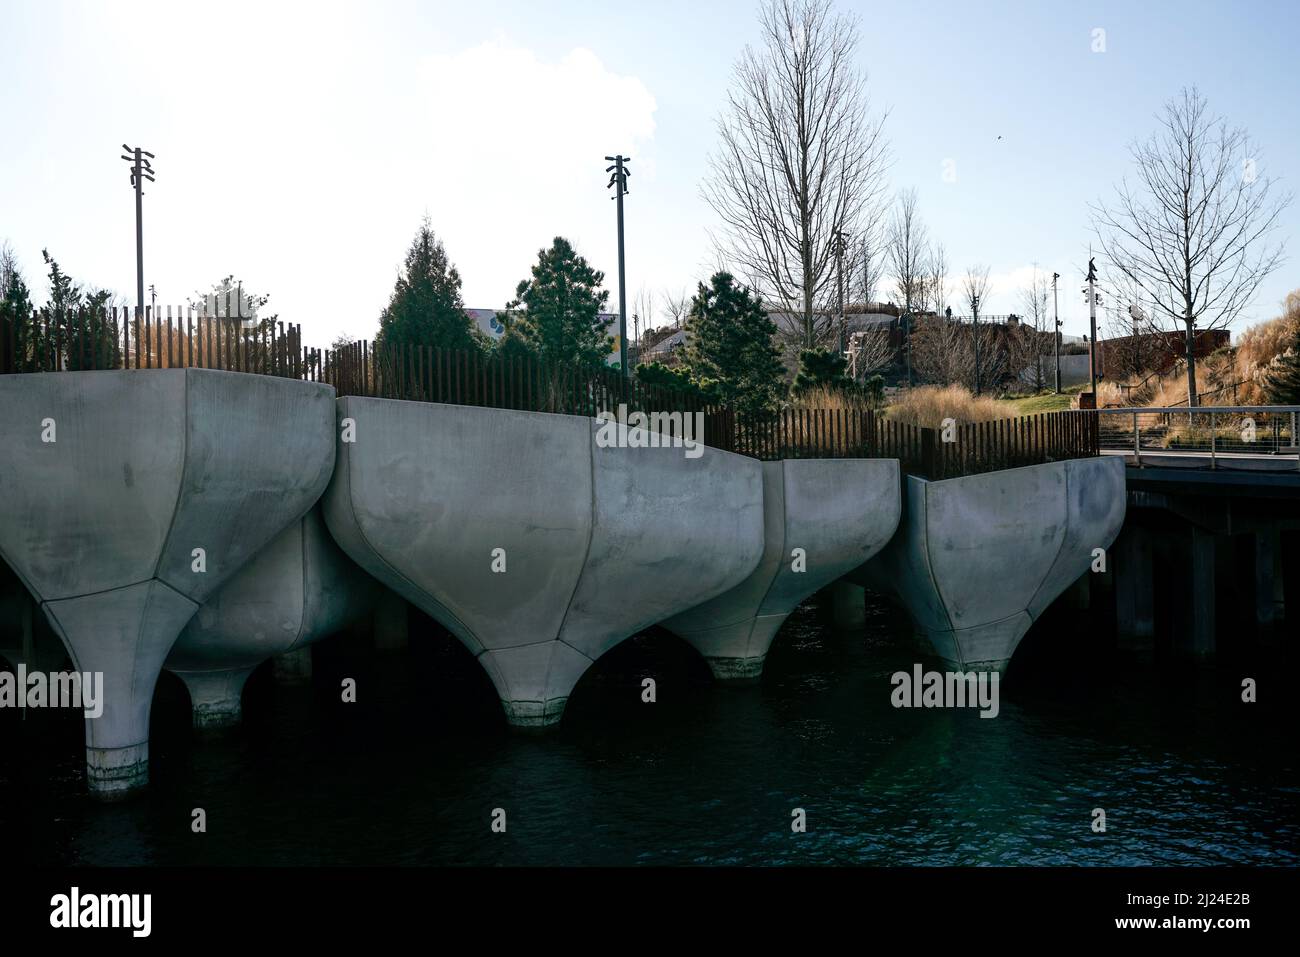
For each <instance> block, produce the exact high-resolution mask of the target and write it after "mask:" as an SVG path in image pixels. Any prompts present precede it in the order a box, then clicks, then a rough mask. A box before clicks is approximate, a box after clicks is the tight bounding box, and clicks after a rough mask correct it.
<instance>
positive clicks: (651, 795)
mask: <svg viewBox="0 0 1300 957" xmlns="http://www.w3.org/2000/svg"><path fill="white" fill-rule="evenodd" d="M1048 626H1051V628H1049V627H1048ZM1059 626H1060V622H1059V620H1058V621H1057V622H1056V623H1055V624H1053V622H1050V621H1045V622H1043V623H1040V625H1039V626H1037V627H1036V629H1035V632H1033V633H1031V635H1030V637H1029V638H1028V639H1027V640H1026V647H1025V648H1024V649H1022V652H1023V653H1022V654H1021V655H1020V656H1018V658H1017V662H1016V664H1015V666H1014V668H1013V671H1012V672H1011V674H1010V675H1009V676H1008V678H1007V681H1006V682H1005V683H1004V686H1003V688H1002V702H1001V714H1000V715H999V716H998V717H997V718H996V719H993V720H983V719H980V718H979V716H978V713H977V712H975V711H968V712H952V711H938V710H928V711H927V710H896V709H894V708H893V707H892V706H891V704H890V692H891V690H892V689H891V686H890V683H889V676H890V674H891V673H893V672H894V671H897V670H910V669H911V667H912V664H913V663H914V662H916V661H924V660H925V659H923V658H921V657H918V656H919V654H920V652H919V651H918V649H917V646H916V645H914V644H913V640H912V638H911V637H910V635H909V634H908V630H907V628H906V627H905V624H904V623H903V621H902V620H901V619H900V617H899V616H898V614H897V612H896V611H895V610H893V609H892V608H890V607H889V606H887V605H885V604H883V603H881V604H875V603H873V604H872V605H871V611H870V615H869V621H868V625H867V628H866V630H865V633H862V632H858V633H842V632H837V631H835V630H833V629H832V628H830V627H829V626H828V625H827V624H826V622H825V617H824V615H823V613H822V612H821V611H820V610H819V608H818V607H817V606H816V604H815V603H809V604H807V605H805V606H804V607H803V608H801V609H800V610H799V611H798V612H796V614H795V615H794V616H793V617H792V618H791V620H790V621H789V622H788V623H787V625H786V627H785V629H784V630H783V631H782V633H781V635H780V636H779V637H778V639H777V643H776V646H775V647H774V649H773V652H772V655H771V656H770V658H769V661H768V666H767V671H766V674H765V675H764V678H763V681H762V682H761V683H760V684H759V685H757V686H754V687H749V688H740V689H731V688H719V687H716V686H714V685H712V683H711V679H710V677H709V675H708V673H707V671H706V670H705V669H704V667H703V665H702V664H701V662H700V660H699V658H698V656H696V655H695V653H694V652H693V651H691V650H690V649H689V648H687V647H686V646H685V645H683V644H681V643H680V642H678V641H677V640H676V639H674V638H671V637H670V636H667V635H665V634H660V633H655V634H650V635H644V636H639V637H638V638H636V639H634V640H632V641H630V642H627V643H625V644H624V645H623V646H621V647H620V648H618V649H616V650H615V651H614V652H612V653H611V654H609V655H608V656H606V657H605V658H604V659H602V661H601V662H600V663H599V664H598V665H597V666H596V667H595V668H593V670H592V672H591V673H589V674H588V675H587V676H586V677H585V678H584V679H583V682H582V684H581V685H580V686H579V688H578V689H577V691H576V692H575V694H574V697H573V698H572V699H571V701H570V704H569V710H568V713H567V714H566V717H565V720H564V724H563V726H562V728H561V729H560V730H559V731H558V732H557V733H555V734H553V735H550V736H544V737H525V736H518V735H515V734H511V733H509V732H508V731H507V729H506V728H505V726H504V721H503V719H502V717H501V715H500V709H499V706H498V704H497V703H496V701H495V698H494V695H493V693H492V689H491V685H490V684H489V683H488V682H487V680H486V678H485V677H484V676H483V675H482V674H481V672H480V669H479V668H478V666H477V665H476V664H475V663H474V662H473V661H472V659H470V658H469V656H468V655H467V654H466V653H464V652H463V651H462V650H461V649H460V648H459V647H458V646H457V645H456V644H455V643H454V642H453V641H452V640H450V639H449V638H447V637H446V636H445V635H442V634H439V633H436V632H435V629H434V628H433V627H432V626H430V627H429V628H427V629H425V632H427V633H413V635H412V645H411V649H410V651H409V652H404V653H395V654H394V653H389V654H387V655H382V656H375V655H373V654H371V653H369V652H368V651H366V650H365V649H364V648H362V647H361V646H360V645H359V644H358V643H349V642H347V641H344V640H341V639H340V640H334V641H332V642H330V643H328V644H326V645H323V646H321V647H320V648H319V649H318V652H317V658H316V675H315V681H314V685H313V687H311V688H292V687H281V686H278V685H277V684H276V683H275V681H274V680H273V678H272V677H271V676H270V674H269V672H268V671H267V670H266V669H263V670H262V671H259V672H258V673H257V674H256V675H255V676H254V677H253V679H252V680H251V681H250V683H249V687H248V689H247V691H246V693H245V725H244V727H243V728H242V729H240V730H239V731H236V732H231V733H227V734H224V735H220V736H212V737H199V736H197V735H196V734H195V733H193V732H191V731H190V729H189V727H188V723H189V718H188V702H187V699H186V697H185V692H184V689H183V687H181V686H180V685H179V683H178V682H176V681H175V679H173V678H170V677H167V678H165V679H164V681H163V683H162V685H161V686H160V689H159V693H158V696H157V697H156V699H155V707H154V732H153V743H152V748H153V786H152V788H151V790H150V791H149V793H148V794H147V795H145V796H144V797H142V798H140V799H138V800H135V801H132V802H128V803H124V804H119V805H107V806H101V805H99V804H97V803H95V802H94V801H92V800H90V799H89V798H88V797H86V796H85V794H84V783H83V782H82V779H81V774H82V772H81V766H80V760H81V752H80V734H81V726H80V722H79V721H77V720H76V719H75V718H74V717H72V716H66V715H59V716H50V715H48V714H42V715H41V716H39V718H38V719H29V721H28V723H27V725H26V726H25V727H20V723H19V720H18V716H17V715H16V714H15V713H13V712H9V713H6V714H4V715H3V716H0V718H3V721H2V722H0V743H3V745H4V750H3V758H0V795H2V797H0V801H2V802H3V803H2V804H0V816H2V818H3V820H2V822H0V823H3V825H4V830H5V832H6V833H8V834H10V835H15V834H16V835H19V836H20V837H21V838H23V839H25V840H26V842H27V844H28V853H29V855H30V857H31V858H32V859H33V860H35V861H37V862H41V863H86V864H184V863H195V864H242V863H259V864H366V863H404V864H487V865H498V864H535V865H545V864H634V863H652V864H785V863H798V864H1050V865H1059V864H1155V863H1165V864H1179V863H1191V864H1219V863H1267V864H1290V865H1294V864H1296V863H1297V862H1298V860H1300V858H1298V854H1300V842H1298V840H1297V822H1298V821H1300V814H1298V813H1297V812H1298V811H1300V774H1298V773H1297V760H1296V755H1297V748H1296V746H1295V742H1296V738H1295V734H1294V732H1295V726H1294V717H1293V715H1294V706H1293V704H1292V702H1293V701H1294V698H1293V681H1292V679H1291V678H1290V677H1287V673H1288V671H1289V672H1290V674H1293V673H1294V669H1293V668H1291V665H1290V663H1289V662H1276V661H1250V662H1247V663H1244V664H1241V665H1239V666H1237V665H1234V666H1221V667H1220V668H1218V669H1216V670H1214V671H1171V670H1169V669H1167V668H1161V667H1156V666H1154V665H1152V664H1151V663H1150V662H1146V663H1143V662H1141V661H1135V660H1131V659H1123V660H1116V659H1114V658H1113V656H1111V655H1110V654H1109V653H1107V654H1098V653H1094V654H1091V655H1090V654H1089V652H1088V649H1089V647H1090V646H1089V642H1088V639H1087V637H1086V635H1084V636H1080V635H1074V636H1072V637H1068V638H1067V637H1064V636H1063V633H1062V632H1060V630H1059ZM1052 628H1055V629H1057V630H1056V631H1053V630H1051V629H1052ZM419 631H420V630H419V629H416V632H419ZM927 664H928V665H929V666H932V667H933V666H935V663H934V662H927ZM1234 669H1235V670H1234ZM1252 669H1258V670H1259V671H1260V675H1259V677H1260V679H1261V680H1260V688H1261V699H1262V700H1261V702H1260V703H1259V704H1258V705H1253V706H1244V705H1242V704H1240V703H1239V694H1238V691H1237V688H1238V687H1239V682H1240V678H1239V676H1238V675H1237V673H1236V672H1237V671H1243V670H1244V671H1246V672H1247V673H1249V672H1250V671H1251V670H1252ZM647 676H649V677H654V678H655V679H656V681H657V688H658V701H657V702H656V703H654V704H644V703H642V701H641V680H642V678H644V677H647ZM343 677H355V678H356V679H357V680H358V703H357V704H355V705H345V704H342V703H341V702H339V700H338V699H339V696H338V693H337V691H336V690H335V689H337V688H338V687H339V682H340V681H341V679H342V678H343ZM196 807H201V808H203V809H204V810H205V811H206V812H207V820H208V833H207V834H201V835H196V834H193V833H192V832H191V829H190V822H191V812H192V810H193V809H194V808H196ZM1098 807H1100V808H1103V809H1105V811H1106V821H1107V830H1106V833H1104V834H1097V833H1093V831H1092V829H1091V827H1090V825H1091V822H1092V811H1093V809H1094V808H1098ZM494 808H504V809H505V811H506V815H507V822H508V830H507V832H506V833H505V834H493V833H491V831H490V829H489V822H490V818H491V814H492V811H493V809H494ZM793 808H803V809H804V810H805V811H806V813H807V819H808V832H807V833H806V834H792V833H791V828H790V820H791V810H792V809H793Z"/></svg>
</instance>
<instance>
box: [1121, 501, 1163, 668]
mask: <svg viewBox="0 0 1300 957" xmlns="http://www.w3.org/2000/svg"><path fill="white" fill-rule="evenodd" d="M1111 558H1112V566H1111V567H1112V570H1113V572H1114V575H1115V616H1116V625H1117V633H1118V642H1119V647H1120V648H1121V649H1124V650H1129V651H1151V650H1152V649H1153V647H1154V641H1155V596H1154V588H1155V581H1154V577H1153V576H1154V571H1153V568H1152V544H1151V532H1150V531H1149V530H1148V529H1146V528H1145V527H1143V526H1141V525H1137V524H1134V525H1132V526H1130V527H1126V528H1125V529H1124V531H1123V532H1121V533H1120V536H1119V538H1118V540H1117V541H1116V542H1115V548H1114V549H1112V555H1111Z"/></svg>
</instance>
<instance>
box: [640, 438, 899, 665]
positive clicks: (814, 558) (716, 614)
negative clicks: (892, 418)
mask: <svg viewBox="0 0 1300 957" xmlns="http://www.w3.org/2000/svg"><path fill="white" fill-rule="evenodd" d="M901 510H902V502H901V496H900V490H899V467H898V460H897V459H789V460H787V461H784V462H765V463H763V523H764V537H765V544H764V548H763V558H762V561H761V562H760V563H759V565H758V568H757V569H755V570H754V572H753V574H751V575H750V576H749V577H748V578H746V579H745V580H744V581H743V582H741V583H740V584H739V585H737V586H736V587H735V588H733V589H731V590H730V591H728V592H726V593H724V594H722V595H719V596H718V597H716V598H713V599H711V600H709V601H707V602H705V603H704V604H702V605H699V606H697V607H695V608H692V609H690V610H689V611H686V612H683V613H682V614H679V615H674V616H673V617H672V618H669V619H668V620H667V621H665V622H663V626H664V627H665V628H667V629H668V630H669V631H672V632H673V633H674V634H676V635H679V636H680V637H682V638H683V639H685V640H686V641H687V642H688V643H689V644H690V645H691V646H692V647H694V648H695V649H696V650H697V651H699V652H700V654H702V655H703V656H704V659H705V661H707V662H708V664H709V668H710V669H712V671H713V675H714V677H715V678H717V679H718V680H719V681H724V682H746V681H754V680H757V679H758V677H759V676H760V675H761V674H762V671H763V662H764V660H765V659H766V658H767V652H768V649H769V648H770V647H771V645H772V640H773V639H774V638H775V637H776V634H777V632H778V631H779V630H780V628H781V625H782V623H783V622H784V621H785V620H786V618H787V617H789V615H790V612H792V611H794V609H795V608H797V607H798V606H799V603H800V602H802V601H803V600H804V599H805V598H807V597H808V596H810V595H812V594H813V593H814V592H816V591H818V590H820V589H821V588H823V587H825V586H826V585H829V584H830V583H831V582H833V581H835V580H836V579H837V578H839V577H840V576H842V575H844V574H846V573H848V572H850V571H852V570H853V569H855V568H857V567H858V566H859V565H861V564H862V563H863V562H865V561H867V560H868V559H870V558H871V557H872V556H874V555H875V554H876V553H877V552H879V551H880V549H881V548H883V547H884V546H885V544H886V543H887V542H888V541H889V540H890V538H891V537H893V535H894V532H895V530H896V529H897V528H898V521H899V516H900V513H901ZM796 549H797V550H798V551H797V552H796Z"/></svg>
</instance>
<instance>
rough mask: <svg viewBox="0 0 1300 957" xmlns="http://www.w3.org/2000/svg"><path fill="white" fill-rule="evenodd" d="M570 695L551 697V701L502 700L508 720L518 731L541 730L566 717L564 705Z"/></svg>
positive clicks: (551, 726) (554, 724)
mask: <svg viewBox="0 0 1300 957" xmlns="http://www.w3.org/2000/svg"><path fill="white" fill-rule="evenodd" d="M568 703H569V699H568V697H567V696H566V697H563V698H551V699H550V700H549V701H502V702H501V707H502V708H504V709H505V712H506V721H507V722H508V723H509V724H510V727H511V728H513V729H514V730H516V731H524V732H540V731H546V730H548V729H550V728H553V727H555V726H556V725H558V724H559V723H560V719H561V718H562V717H564V706H565V705H566V704H568Z"/></svg>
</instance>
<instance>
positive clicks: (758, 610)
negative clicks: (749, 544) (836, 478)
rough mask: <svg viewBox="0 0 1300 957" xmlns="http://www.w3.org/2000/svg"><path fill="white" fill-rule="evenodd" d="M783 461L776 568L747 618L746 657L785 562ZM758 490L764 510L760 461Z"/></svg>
mask: <svg viewBox="0 0 1300 957" xmlns="http://www.w3.org/2000/svg"><path fill="white" fill-rule="evenodd" d="M785 463H786V460H785V459H782V460H781V548H780V550H779V551H778V552H777V559H776V569H775V571H774V572H773V575H772V577H771V578H770V579H768V582H767V587H766V588H764V589H763V597H762V598H761V599H759V602H758V604H757V605H756V606H755V607H754V615H753V617H751V618H750V619H749V628H748V630H747V631H746V632H745V656H746V657H752V655H750V654H749V653H750V652H751V651H752V650H753V648H754V629H755V628H756V627H757V626H758V619H759V616H760V615H761V614H762V612H763V606H764V605H766V604H767V596H768V595H770V594H772V586H774V585H775V584H776V580H777V579H778V578H780V577H781V565H782V564H783V563H784V562H785V546H786V543H787V542H789V540H790V516H789V513H788V512H787V510H786V496H785V485H786V482H785V479H786V473H785ZM758 490H759V492H760V493H762V495H763V497H764V500H763V503H762V505H763V509H764V510H766V508H767V483H766V482H764V481H763V465H762V463H761V462H760V463H759V469H758ZM758 562H759V564H760V565H761V564H762V563H763V555H762V553H759V557H758ZM751 574H752V572H751ZM772 641H773V642H775V641H776V636H775V635H773V636H772ZM769 647H770V646H769Z"/></svg>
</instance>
